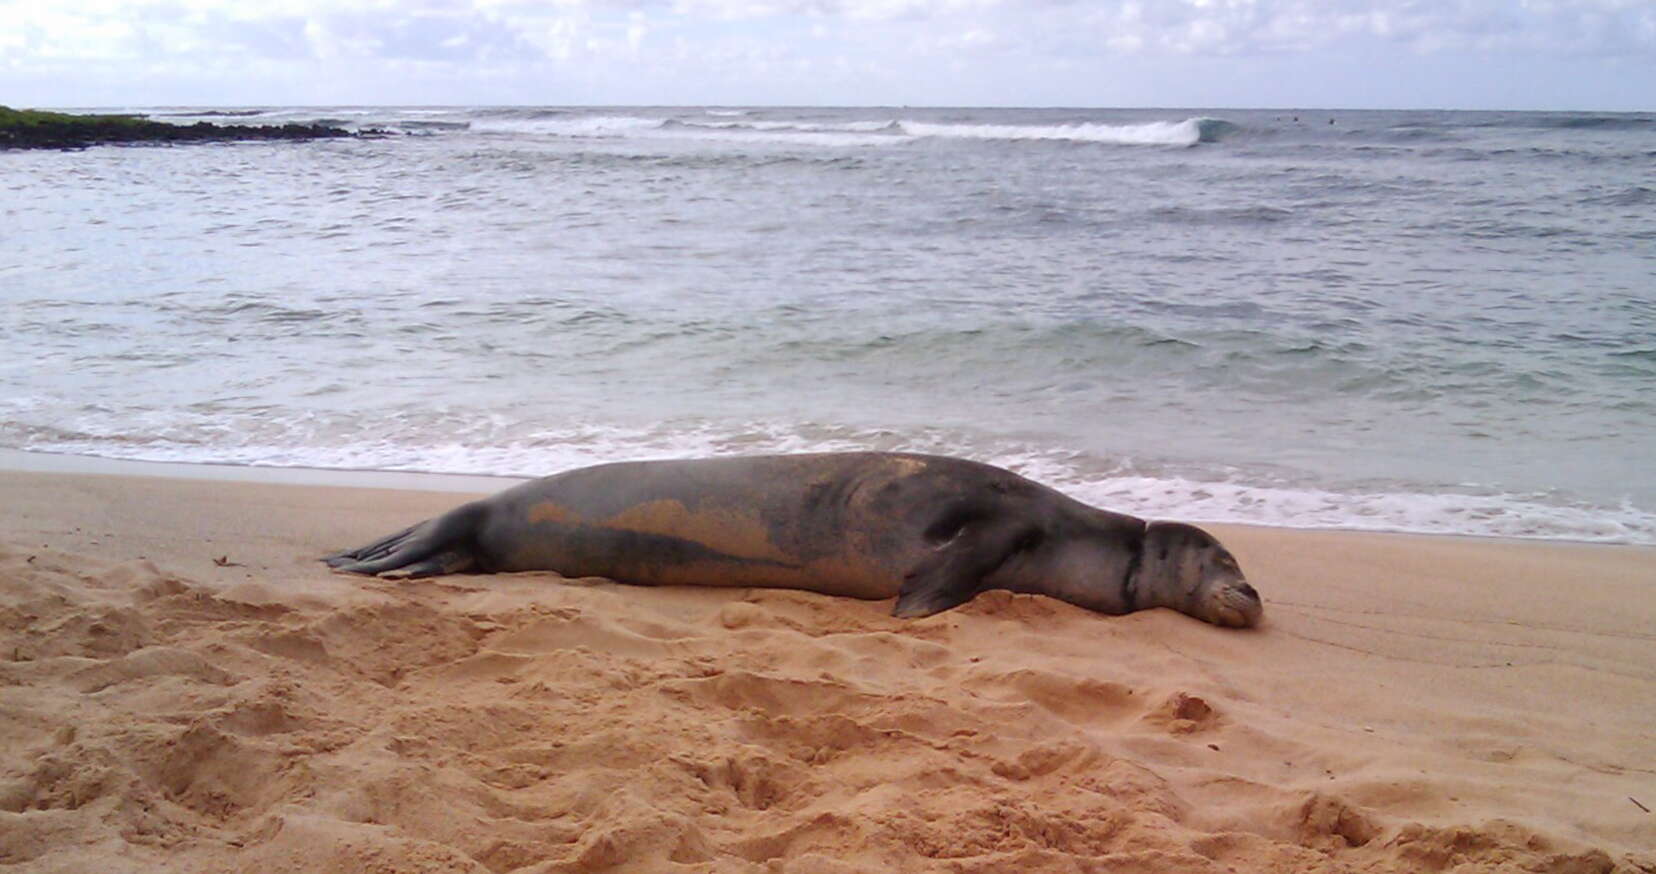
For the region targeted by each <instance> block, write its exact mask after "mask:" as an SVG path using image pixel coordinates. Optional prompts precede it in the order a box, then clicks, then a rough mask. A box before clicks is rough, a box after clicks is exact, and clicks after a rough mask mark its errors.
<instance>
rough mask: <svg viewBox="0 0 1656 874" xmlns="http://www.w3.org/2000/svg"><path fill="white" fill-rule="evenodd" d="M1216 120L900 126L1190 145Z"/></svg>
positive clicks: (924, 132) (926, 132)
mask: <svg viewBox="0 0 1656 874" xmlns="http://www.w3.org/2000/svg"><path fill="white" fill-rule="evenodd" d="M1215 121H1216V120H1215V119H1205V118H1187V119H1185V120H1183V121H1152V122H1147V123H1144V124H1096V123H1080V124H1054V125H1018V124H934V123H930V122H921V121H906V120H905V121H903V122H901V123H900V124H901V127H902V129H903V130H904V131H905V132H907V133H909V134H912V135H914V136H917V137H947V138H958V139H977V140H1070V141H1074V142H1087V143H1112V144H1117V145H1159V146H1193V145H1195V144H1196V143H1199V142H1203V141H1204V139H1206V138H1209V137H1210V136H1211V135H1212V131H1213V128H1214V122H1215Z"/></svg>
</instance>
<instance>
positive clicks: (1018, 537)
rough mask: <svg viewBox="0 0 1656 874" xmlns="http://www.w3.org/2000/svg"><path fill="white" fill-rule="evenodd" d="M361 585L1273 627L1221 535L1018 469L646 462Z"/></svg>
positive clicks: (470, 531) (369, 553)
mask: <svg viewBox="0 0 1656 874" xmlns="http://www.w3.org/2000/svg"><path fill="white" fill-rule="evenodd" d="M323 560H324V561H326V562H327V563H328V564H329V565H330V566H331V567H334V568H337V569H339V570H341V571H347V572H350V573H358V574H386V575H388V576H390V575H396V576H409V577H424V576H431V575H435V574H444V573H454V572H459V571H472V572H495V571H528V570H550V571H556V572H558V573H560V574H563V575H564V576H568V577H586V576H596V577H608V578H610V579H613V580H617V581H620V582H625V583H636V584H641V585H661V586H666V585H694V586H763V587H772V588H784V589H805V590H808V591H812V592H822V593H824V594H829V595H847V596H850V597H854V598H869V599H880V598H890V597H893V596H895V597H896V598H897V605H896V607H895V609H893V611H892V613H893V615H895V616H900V617H905V618H906V617H919V616H929V615H931V614H933V613H937V612H939V611H942V610H947V609H949V608H951V607H955V606H958V605H960V604H963V603H965V602H967V601H969V600H971V599H972V597H973V596H975V595H976V594H977V593H978V592H981V591H984V590H985V589H1009V590H1011V591H1014V592H1028V593H1036V594H1042V595H1050V596H1052V597H1054V598H1058V599H1060V600H1064V601H1068V602H1070V603H1071V604H1076V605H1079V606H1081V607H1086V608H1088V609H1090V610H1096V611H1098V612H1100V613H1110V614H1121V613H1130V612H1132V611H1135V610H1144V609H1148V608H1151V607H1169V608H1172V609H1174V610H1177V611H1179V612H1181V613H1186V614H1189V615H1191V616H1194V617H1196V618H1197V619H1201V620H1204V621H1207V622H1212V623H1214V624H1216V625H1225V626H1233V627H1248V626H1252V625H1255V624H1257V623H1258V622H1259V619H1260V615H1261V614H1262V612H1263V608H1262V606H1261V604H1260V600H1259V595H1258V593H1257V592H1255V591H1254V589H1253V587H1252V586H1250V585H1248V583H1247V581H1246V580H1245V579H1244V578H1243V575H1242V571H1241V569H1240V568H1238V567H1237V564H1236V559H1235V558H1233V557H1232V556H1231V554H1230V553H1229V552H1228V551H1227V550H1226V549H1225V548H1224V547H1223V546H1221V545H1220V544H1219V542H1218V541H1217V540H1215V539H1214V538H1213V537H1212V536H1211V535H1209V534H1208V533H1207V532H1205V531H1203V530H1201V529H1199V528H1196V527H1194V526H1191V525H1184V524H1180V523H1177V522H1150V523H1146V522H1145V521H1144V520H1142V519H1138V518H1135V517H1132V516H1126V515H1123V514H1121V513H1112V512H1109V511H1107V510H1100V509H1097V508H1095V507H1090V506H1088V505H1086V504H1083V503H1081V502H1079V501H1076V500H1074V499H1072V498H1069V497H1066V496H1065V495H1062V494H1060V493H1058V492H1056V491H1054V490H1052V489H1050V488H1047V487H1046V486H1043V485H1040V484H1038V483H1035V482H1032V481H1030V480H1027V479H1024V478H1023V477H1021V476H1018V475H1017V474H1015V473H1012V472H1011V471H1007V470H1002V469H1000V468H998V467H992V466H990V465H987V464H980V463H978V462H975V461H966V460H964V459H958V458H945V457H941V456H933V455H915V454H907V453H886V452H848V453H827V454H817V455H772V456H753V457H738V458H715V459H698V460H687V461H639V462H622V463H618V464H604V465H599V466H597V467H587V468H581V469H578V470H571V471H566V472H564V473H560V474H556V475H554V476H549V477H545V478H543V479H538V480H534V481H532V482H527V483H523V484H522V485H519V486H515V487H513V488H510V489H507V490H505V491H503V492H501V493H499V494H496V495H494V496H493V497H490V498H486V499H484V500H481V501H474V502H472V503H469V504H466V505H464V506H462V507H458V508H456V509H454V510H452V511H450V512H448V513H446V514H444V515H442V516H439V517H437V518H436V519H431V520H428V521H426V522H422V523H420V524H418V525H415V526H413V527H412V528H409V529H407V530H405V531H400V532H398V533H396V534H393V535H391V536H389V537H386V538H383V539H381V540H378V541H375V542H374V543H370V544H368V545H367V546H363V547H361V548H359V549H352V550H347V551H345V552H340V553H336V554H334V555H331V556H328V557H327V558H325V559H323Z"/></svg>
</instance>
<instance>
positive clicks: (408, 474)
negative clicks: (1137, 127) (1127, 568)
mask: <svg viewBox="0 0 1656 874" xmlns="http://www.w3.org/2000/svg"><path fill="white" fill-rule="evenodd" d="M616 460H623V459H616ZM5 471H23V472H34V473H59V474H70V475H75V474H88V475H99V476H129V477H162V478H172V479H184V480H205V481H217V482H227V483H240V482H247V483H273V484H285V485H301V486H322V487H338V488H362V489H393V490H402V491H425V492H451V493H465V494H473V495H477V496H480V497H481V496H485V495H489V494H492V493H494V492H497V491H500V490H502V489H506V488H509V487H511V486H514V485H517V484H519V483H523V482H528V481H529V480H530V479H533V477H523V476H508V475H505V474H468V473H436V472H431V471H400V470H376V469H368V468H333V467H286V466H276V465H268V466H267V465H250V464H221V463H213V462H193V461H190V462H185V461H147V460H142V459H131V458H108V457H105V456H100V455H80V454H73V453H66V452H42V451H38V450H25V449H6V448H0V473H3V472H5ZM556 472H557V471H547V473H548V474H550V473H556ZM1105 509H1113V508H1110V507H1105ZM1154 518H1164V517H1161V516H1157V517H1154ZM1165 518H1175V517H1165ZM1180 521H1188V520H1180ZM1194 524H1198V525H1202V526H1207V527H1214V528H1259V529H1265V530H1271V531H1288V532H1306V533H1332V534H1359V535H1370V534H1372V535H1379V536H1397V537H1420V538H1428V539H1446V540H1467V541H1472V542H1488V543H1522V544H1558V545H1561V546H1603V547H1620V548H1626V549H1645V550H1651V551H1652V552H1653V553H1656V544H1643V543H1628V542H1620V541H1605V540H1584V539H1571V538H1565V537H1539V536H1537V537H1519V536H1512V535H1501V534H1477V533H1444V532H1434V531H1409V530H1406V529H1391V528H1358V527H1341V526H1337V525H1329V526H1294V525H1284V524H1274V523H1267V522H1231V521H1206V520H1200V519H1198V520H1194Z"/></svg>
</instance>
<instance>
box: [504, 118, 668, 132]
mask: <svg viewBox="0 0 1656 874" xmlns="http://www.w3.org/2000/svg"><path fill="white" fill-rule="evenodd" d="M662 121H663V120H662V119H659V118H642V117H639V116H634V115H570V116H556V117H552V118H483V119H478V120H476V121H473V122H472V125H471V129H472V130H473V131H476V132H479V133H510V134H539V135H543V136H559V137H624V136H629V135H636V134H639V133H641V132H645V131H652V130H659V129H660V128H661V126H662Z"/></svg>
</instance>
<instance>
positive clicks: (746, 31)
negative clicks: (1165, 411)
mask: <svg viewBox="0 0 1656 874" xmlns="http://www.w3.org/2000/svg"><path fill="white" fill-rule="evenodd" d="M0 21H5V22H8V26H7V27H5V28H3V29H0V71H8V72H10V73H11V74H12V75H13V76H14V77H16V78H18V79H19V80H20V81H32V82H36V83H40V82H45V81H48V80H50V79H51V77H53V76H81V77H83V78H85V77H91V76H103V77H104V78H103V79H102V80H98V81H99V83H100V85H101V87H104V88H106V89H115V88H116V87H117V86H118V85H119V84H120V81H121V80H123V79H134V80H137V81H143V80H145V78H146V77H150V78H153V77H158V76H159V77H171V79H169V81H172V80H177V81H185V80H188V79H189V78H190V77H191V76H192V75H194V76H197V77H203V78H202V87H203V88H206V87H207V82H206V77H216V78H217V79H218V80H219V82H220V84H221V86H223V87H227V86H225V83H224V80H225V77H227V76H228V77H230V79H232V80H236V81H235V83H234V84H236V85H237V86H239V87H241V88H242V89H243V91H248V90H251V89H254V88H255V87H264V86H261V85H260V82H266V83H267V84H268V83H275V82H277V81H278V80H281V79H283V78H284V77H285V79H286V81H288V82H301V81H303V82H306V83H308V85H307V86H306V87H308V88H310V89H312V91H313V92H319V93H316V94H315V96H321V95H322V93H325V92H326V90H327V89H328V88H329V87H333V88H335V89H336V90H339V91H340V96H338V97H336V98H333V99H336V100H348V99H356V100H368V101H373V100H376V98H377V95H380V94H381V93H383V91H382V89H386V88H390V89H393V90H395V89H396V88H397V87H398V82H399V81H404V82H406V83H407V84H408V86H409V87H408V88H406V89H405V90H407V91H409V92H410V95H411V97H412V99H416V100H425V99H437V98H439V97H443V96H449V97H451V98H452V99H456V100H460V101H465V100H467V99H471V100H478V99H482V100H488V99H489V98H488V97H487V96H484V94H486V93H491V92H488V89H490V88H494V89H500V88H502V87H504V86H503V84H502V83H507V82H510V83H512V88H514V89H516V90H515V91H513V92H512V93H510V94H505V93H502V94H500V95H499V97H498V98H497V99H508V98H513V97H516V96H517V95H519V94H522V95H527V96H528V99H530V100H531V101H533V102H544V101H547V100H570V101H577V102H587V101H589V100H593V101H598V102H603V101H607V100H621V99H637V100H641V101H643V102H665V101H668V100H683V101H687V102H701V101H705V100H709V99H720V97H721V96H725V95H730V96H735V97H737V98H738V99H741V96H743V95H755V96H761V97H762V96H764V95H766V94H772V93H774V94H775V95H776V96H777V98H776V99H781V100H783V101H785V102H812V101H810V100H802V99H801V96H805V97H810V96H812V95H815V94H821V93H823V92H824V90H825V86H835V85H836V83H837V86H843V87H842V88H841V90H840V91H838V92H836V93H837V94H839V95H840V96H838V97H837V98H836V99H838V100H842V101H843V100H852V101H855V100H856V99H857V98H859V97H862V96H863V95H864V94H869V92H871V91H881V92H883V93H884V100H887V101H889V100H892V99H903V100H914V101H922V100H932V99H940V100H943V102H977V101H974V100H973V99H972V98H973V96H974V95H982V94H984V93H985V90H984V89H989V90H991V91H992V90H994V89H996V88H997V87H998V88H1000V89H1001V90H1002V91H1006V92H1011V93H1017V92H1015V91H1013V85H1014V84H1018V85H1019V86H1020V87H1024V83H1027V87H1031V88H1036V89H1042V88H1049V81H1048V80H1049V79H1050V77H1054V76H1071V77H1080V78H1084V77H1087V76H1092V77H1094V78H1097V79H1108V80H1109V82H1111V83H1117V82H1120V81H1123V80H1124V79H1126V78H1129V77H1130V76H1131V75H1132V73H1133V71H1134V70H1136V69H1152V68H1154V69H1168V68H1167V67H1166V65H1167V64H1170V63H1175V62H1178V61H1180V59H1185V60H1186V61H1190V60H1194V59H1213V58H1229V59H1236V61H1237V63H1239V64H1240V63H1243V62H1245V61H1247V59H1257V58H1266V59H1269V58H1278V59H1284V58H1286V59H1292V58H1296V57H1307V58H1309V57H1313V56H1319V55H1321V56H1324V57H1327V58H1329V59H1330V63H1331V64H1333V65H1335V66H1339V65H1341V64H1343V63H1346V62H1347V60H1348V59H1349V58H1351V57H1355V56H1365V57H1375V58H1389V59H1391V60H1390V62H1391V63H1406V62H1407V59H1408V58H1422V59H1429V58H1433V57H1465V58H1473V59H1476V58H1484V59H1488V58H1502V57H1506V58H1526V57H1530V58H1577V59H1608V60H1615V59H1621V60H1625V61H1629V62H1631V63H1635V64H1643V65H1648V64H1650V63H1651V62H1652V61H1653V60H1656V5H1653V4H1651V3H1650V2H1649V0H293V2H283V3H269V2H266V0H79V2H75V3H59V2H51V0H40V2H35V0H0ZM1273 63H1274V62H1273ZM1255 69H1260V70H1263V69H1266V66H1257V67H1255ZM260 71H262V73H261V72H260ZM255 73H260V74H261V75H265V76H267V79H266V80H260V82H256V81H254V80H253V79H252V78H251V77H252V76H253V75H254V74H255ZM347 74H349V76H355V77H358V79H359V80H360V81H356V80H352V79H350V78H348V76H347ZM765 77H775V81H771V80H769V79H766V78H765ZM951 80H954V81H960V82H961V83H962V85H961V88H960V95H959V96H956V97H955V98H954V99H953V100H952V101H950V100H949V99H948V98H947V94H948V88H949V83H950V81H951ZM88 81H91V80H88ZM997 83H999V84H998V85H997ZM471 86H476V87H477V88H481V89H483V92H476V93H474V92H473V91H468V90H467V88H470V87H471ZM271 87H274V86H271ZM898 89H900V91H899V90H898ZM345 92H349V94H346V93H345ZM1075 93H1077V94H1087V93H1092V94H1098V95H1102V96H1100V97H1098V98H1097V99H1109V98H1110V97H1111V95H1113V94H1116V93H1117V92H1115V91H1111V90H1110V89H1109V88H1104V87H1098V88H1094V89H1093V90H1092V91H1091V92H1088V91H1087V90H1086V89H1084V88H1076V89H1075ZM651 94H655V95H658V96H655V97H651V96H650V95H651ZM698 94H699V95H700V96H699V97H698V96H697V95H698ZM790 94H791V95H793V96H792V97H791V98H790V97H789V96H788V95H790ZM273 96H276V95H273ZM411 97H400V98H397V97H387V98H385V99H389V100H399V99H400V100H407V99H411ZM872 98H873V95H870V97H869V98H868V99H866V101H865V102H882V101H881V100H876V99H872ZM227 99H230V100H231V101H233V102H237V101H239V100H242V99H247V97H246V96H244V95H236V96H227ZM277 99H279V97H277ZM290 99H298V98H297V97H295V98H290ZM324 99H325V100H326V99H327V98H324ZM750 99H751V98H750ZM1014 102H1016V101H1014ZM1088 102H1095V101H1088Z"/></svg>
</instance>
